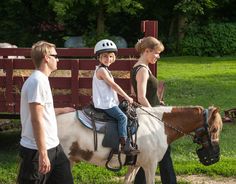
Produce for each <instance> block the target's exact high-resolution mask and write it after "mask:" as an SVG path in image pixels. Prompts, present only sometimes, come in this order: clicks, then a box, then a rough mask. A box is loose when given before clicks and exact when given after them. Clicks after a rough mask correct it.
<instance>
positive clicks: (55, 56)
mask: <svg viewBox="0 0 236 184" xmlns="http://www.w3.org/2000/svg"><path fill="white" fill-rule="evenodd" d="M50 56H52V57H54V58H55V59H58V55H56V54H50Z"/></svg>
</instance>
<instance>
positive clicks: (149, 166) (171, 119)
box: [57, 106, 222, 184]
mask: <svg viewBox="0 0 236 184" xmlns="http://www.w3.org/2000/svg"><path fill="white" fill-rule="evenodd" d="M137 115H138V121H139V128H138V132H137V145H138V148H139V150H140V154H139V155H138V157H137V162H136V165H135V166H129V168H128V173H127V174H126V176H125V183H132V181H133V180H134V177H135V175H136V173H137V171H138V168H139V167H142V168H143V169H144V171H145V175H146V182H147V183H148V184H152V183H154V182H155V172H156V168H157V163H158V162H159V161H160V160H161V159H162V158H163V156H164V153H165V152H166V150H167V147H168V145H169V144H171V143H172V142H173V141H175V140H177V139H178V138H180V137H182V136H184V135H189V136H191V137H193V138H194V140H195V141H196V142H197V143H199V144H201V145H202V146H203V152H201V153H200V155H201V156H202V157H204V158H203V160H204V159H205V156H206V155H205V154H207V153H208V150H207V151H205V148H206V149H207V148H210V147H212V146H213V147H214V146H219V136H220V131H221V129H222V120H221V116H220V114H219V112H218V110H217V108H215V107H209V108H208V109H207V110H205V109H204V108H203V107H200V106H190V107H174V106H173V107H171V106H169V107H168V106H160V107H151V108H147V107H140V108H138V109H137ZM57 121H58V134H59V139H60V142H61V145H62V147H63V148H64V151H65V153H66V154H67V156H68V157H69V159H70V161H71V163H72V164H74V163H77V162H79V161H81V160H83V161H86V162H89V163H92V164H95V165H98V166H105V164H106V161H107V158H108V155H109V153H110V151H111V149H109V148H105V147H103V146H102V140H103V137H104V134H98V135H97V143H98V147H97V151H94V139H93V131H92V130H90V129H88V128H86V127H85V126H84V125H82V124H81V123H80V122H79V120H78V119H77V116H76V112H72V113H67V114H62V115H59V116H58V117H57ZM190 133H193V134H190ZM210 153H211V150H210ZM217 154H218V153H217ZM213 155H214V152H213ZM201 156H200V157H201ZM200 157H199V158H200ZM216 157H219V155H217V156H216ZM200 159H201V158H200ZM211 159H212V158H211V157H210V158H209V159H208V157H207V160H206V162H208V161H209V160H210V162H211ZM116 161H117V160H114V163H111V164H114V165H115V164H116V163H115V162H116ZM121 161H122V163H124V162H125V155H123V154H122V155H121ZM212 161H213V162H214V161H215V160H214V156H213V160H212ZM203 162H204V161H203ZM207 164H208V163H206V165H207ZM210 164H211V163H209V165H210Z"/></svg>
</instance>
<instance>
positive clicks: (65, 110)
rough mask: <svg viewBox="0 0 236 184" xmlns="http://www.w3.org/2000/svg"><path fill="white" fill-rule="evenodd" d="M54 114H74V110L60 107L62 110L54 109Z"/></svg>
mask: <svg viewBox="0 0 236 184" xmlns="http://www.w3.org/2000/svg"><path fill="white" fill-rule="evenodd" d="M54 110H55V114H56V115H59V114H64V113H68V112H74V111H75V109H74V108H72V107H62V108H55V109H54Z"/></svg>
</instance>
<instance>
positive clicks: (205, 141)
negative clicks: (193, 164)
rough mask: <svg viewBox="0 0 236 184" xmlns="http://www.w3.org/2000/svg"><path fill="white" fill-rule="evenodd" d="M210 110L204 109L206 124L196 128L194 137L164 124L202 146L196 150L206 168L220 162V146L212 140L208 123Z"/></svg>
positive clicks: (166, 124) (138, 105)
mask: <svg viewBox="0 0 236 184" xmlns="http://www.w3.org/2000/svg"><path fill="white" fill-rule="evenodd" d="M134 105H135V106H136V107H138V108H140V109H141V110H143V111H145V112H146V113H148V114H149V115H151V116H152V117H154V118H156V119H158V120H159V121H161V122H163V121H162V120H161V119H160V118H158V117H157V116H156V115H154V114H153V113H150V112H148V111H147V110H146V109H144V108H142V106H141V105H140V104H138V103H134ZM208 114H209V113H208V109H204V112H203V116H204V123H203V126H201V127H199V128H196V129H195V130H194V135H193V134H191V133H185V132H183V131H182V130H180V129H178V128H176V127H174V126H173V125H170V124H168V123H166V122H163V123H164V125H165V126H166V127H169V128H171V129H173V130H175V131H177V132H178V133H180V134H183V135H187V136H189V137H191V138H192V139H193V142H194V143H197V144H199V145H201V146H202V147H201V148H198V149H197V150H196V153H197V155H198V158H199V160H200V162H201V163H202V164H204V165H206V166H208V165H212V164H214V163H216V162H218V161H219V160H220V147H219V144H213V143H212V141H213V140H212V139H211V132H210V130H209V122H208Z"/></svg>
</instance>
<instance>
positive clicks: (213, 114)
mask: <svg viewBox="0 0 236 184" xmlns="http://www.w3.org/2000/svg"><path fill="white" fill-rule="evenodd" d="M218 112H219V109H218V108H217V107H213V106H212V107H209V119H214V118H215V117H216V114H217V113H218Z"/></svg>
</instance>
